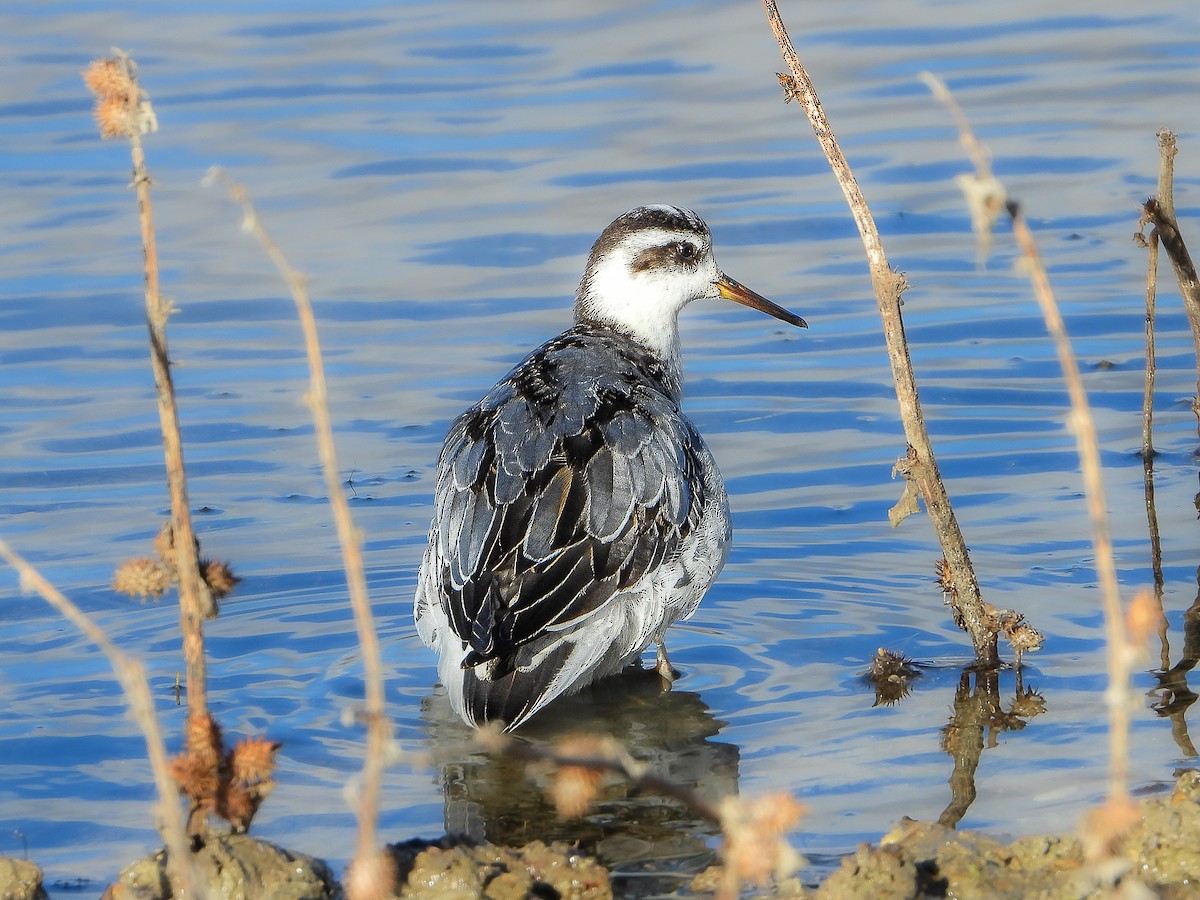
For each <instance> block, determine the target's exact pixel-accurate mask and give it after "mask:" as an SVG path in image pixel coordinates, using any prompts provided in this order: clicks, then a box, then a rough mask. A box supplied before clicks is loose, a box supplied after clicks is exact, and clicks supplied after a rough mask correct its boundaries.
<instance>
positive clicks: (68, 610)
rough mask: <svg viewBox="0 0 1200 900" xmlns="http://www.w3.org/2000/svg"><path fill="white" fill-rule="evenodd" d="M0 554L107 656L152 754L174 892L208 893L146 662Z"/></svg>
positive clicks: (12, 555)
mask: <svg viewBox="0 0 1200 900" xmlns="http://www.w3.org/2000/svg"><path fill="white" fill-rule="evenodd" d="M0 556H3V557H4V558H5V559H6V560H7V561H8V564H9V565H10V566H12V567H13V568H14V569H16V570H17V574H18V575H19V576H20V578H21V586H22V588H24V589H25V590H31V591H35V592H37V593H38V594H39V595H41V597H42V598H43V599H44V600H45V601H46V602H47V603H49V604H50V605H51V606H52V607H54V609H56V610H57V611H58V612H59V613H60V614H62V616H63V617H64V618H66V619H67V620H69V621H70V622H71V623H72V624H73V625H75V627H77V628H78V629H79V630H80V631H82V632H83V633H84V635H85V636H86V637H87V638H88V639H89V640H91V641H92V643H94V644H95V645H96V646H97V647H99V648H100V649H101V650H102V651H103V652H104V655H105V656H107V657H108V660H109V662H110V663H111V664H112V667H113V672H114V673H115V674H116V676H117V680H118V681H120V683H121V687H122V689H123V690H124V692H125V701H126V703H128V705H129V714H130V716H132V718H133V721H134V722H135V723H136V724H137V726H138V728H140V729H141V732H142V737H143V738H144V739H145V741H146V755H147V756H149V758H150V768H151V770H152V771H153V773H154V785H155V787H156V788H157V789H158V804H157V807H156V812H157V819H158V822H159V826H160V828H161V829H162V833H163V839H164V840H165V841H166V842H167V846H168V847H169V848H170V856H169V858H168V860H167V867H168V871H169V872H170V873H171V878H172V880H173V881H174V883H175V885H176V893H177V894H178V895H180V896H187V897H194V896H206V895H207V891H205V892H204V894H200V895H198V894H197V893H196V892H197V890H202V889H203V888H204V883H205V882H204V879H203V878H201V877H199V875H198V874H197V873H196V871H195V866H194V863H193V857H192V853H191V850H190V849H189V844H188V838H187V834H186V832H185V830H184V823H183V814H182V811H181V809H180V806H179V799H178V798H179V787H178V785H176V783H175V780H174V779H173V778H172V777H171V773H170V769H169V766H168V762H167V748H166V746H165V745H164V743H163V736H162V732H161V731H160V730H159V727H158V718H157V717H156V716H155V714H154V701H153V699H152V698H151V695H150V685H149V683H148V682H147V680H146V668H145V666H143V665H142V663H141V661H140V660H136V659H133V658H131V657H129V656H128V655H126V654H125V653H124V652H123V651H121V650H120V649H119V648H118V647H117V646H116V644H114V643H113V642H112V641H111V640H109V638H108V635H106V634H105V633H104V630H103V629H102V628H100V626H99V625H97V624H96V623H95V622H93V621H92V619H91V618H90V617H89V616H88V615H87V613H85V612H84V611H83V610H81V609H80V608H79V607H78V606H76V605H75V604H74V603H72V602H71V601H70V600H68V599H67V598H66V596H64V595H63V594H62V592H61V591H59V590H58V589H57V588H56V587H54V585H52V584H51V583H50V582H49V581H47V580H46V579H45V578H44V577H43V576H42V574H41V573H40V572H38V571H37V569H35V568H34V567H33V566H31V565H30V564H29V563H28V562H26V561H25V559H23V558H22V557H21V556H19V555H18V554H17V553H16V552H15V551H14V550H13V549H12V548H11V547H9V545H8V544H7V543H6V542H5V541H3V540H0Z"/></svg>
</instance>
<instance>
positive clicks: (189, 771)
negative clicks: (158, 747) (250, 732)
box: [171, 713, 282, 834]
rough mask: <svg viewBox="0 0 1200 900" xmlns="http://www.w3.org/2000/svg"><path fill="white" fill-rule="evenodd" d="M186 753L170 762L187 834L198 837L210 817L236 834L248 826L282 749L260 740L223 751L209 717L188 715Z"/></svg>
mask: <svg viewBox="0 0 1200 900" xmlns="http://www.w3.org/2000/svg"><path fill="white" fill-rule="evenodd" d="M185 739H186V744H185V747H186V749H185V750H184V752H183V753H181V754H180V755H179V756H177V757H175V758H174V759H173V760H171V775H172V777H173V778H174V779H175V781H176V783H177V784H178V785H179V792H180V793H181V794H185V795H186V796H187V798H188V799H189V800H190V801H191V812H190V816H191V818H192V819H193V820H198V821H190V822H189V823H188V831H189V833H191V834H197V833H203V831H204V828H205V825H206V821H205V820H206V819H207V817H208V815H209V814H213V815H217V816H220V817H221V818H222V819H225V820H226V821H227V822H229V823H230V824H231V825H232V826H233V831H234V833H235V834H241V833H243V832H245V831H246V830H247V829H249V827H250V822H251V820H252V819H253V818H254V814H255V813H257V812H258V808H259V806H261V805H262V802H263V801H264V800H265V799H266V798H267V796H268V795H269V794H270V793H271V791H272V790H274V788H275V781H274V778H273V777H272V775H273V773H274V771H275V754H276V753H278V752H279V748H280V747H281V746H282V745H281V744H280V743H279V742H278V741H270V740H267V739H266V738H265V737H254V738H243V739H242V740H240V741H238V743H237V745H236V746H234V747H233V749H231V750H230V749H226V747H225V740H224V737H223V736H222V734H221V727H220V726H219V725H218V724H217V721H216V719H214V718H213V717H212V715H211V714H209V713H204V714H203V715H200V716H188V720H187V727H186V732H185Z"/></svg>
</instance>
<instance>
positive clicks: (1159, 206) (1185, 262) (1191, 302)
mask: <svg viewBox="0 0 1200 900" xmlns="http://www.w3.org/2000/svg"><path fill="white" fill-rule="evenodd" d="M1177 152H1178V149H1177V145H1176V140H1175V134H1174V132H1172V131H1168V130H1166V129H1163V130H1161V131H1159V132H1158V153H1159V169H1158V196H1157V197H1152V198H1150V199H1149V200H1147V201H1146V204H1145V207H1144V210H1145V217H1144V218H1145V219H1147V220H1148V221H1150V222H1152V223H1153V224H1154V234H1155V235H1157V237H1158V239H1159V240H1160V241H1161V242H1162V246H1163V249H1164V250H1166V251H1167V258H1168V259H1170V260H1171V268H1172V269H1174V270H1175V280H1176V281H1177V282H1178V283H1179V293H1180V295H1181V296H1182V298H1183V308H1184V311H1185V312H1186V313H1187V317H1188V323H1189V324H1190V325H1191V328H1192V343H1193V345H1194V347H1195V351H1196V397H1195V398H1194V399H1193V400H1192V411H1193V412H1194V413H1195V414H1196V416H1197V421H1196V427H1197V430H1198V431H1200V279H1198V278H1197V276H1196V266H1195V264H1194V263H1193V262H1192V257H1191V254H1190V253H1188V249H1187V244H1185V243H1184V240H1183V235H1182V234H1181V233H1180V231H1179V223H1178V221H1177V220H1176V218H1175V196H1174V195H1175V189H1174V179H1175V154H1176V153H1177Z"/></svg>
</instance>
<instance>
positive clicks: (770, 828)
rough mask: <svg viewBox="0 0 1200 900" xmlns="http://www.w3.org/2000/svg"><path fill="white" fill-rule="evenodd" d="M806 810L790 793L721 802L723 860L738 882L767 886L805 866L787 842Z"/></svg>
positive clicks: (727, 799)
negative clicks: (802, 865)
mask: <svg viewBox="0 0 1200 900" xmlns="http://www.w3.org/2000/svg"><path fill="white" fill-rule="evenodd" d="M805 812H806V809H805V807H804V806H803V804H801V803H800V802H799V801H797V800H796V798H795V797H793V796H792V795H791V794H787V793H779V794H767V795H765V796H762V797H755V798H750V799H747V798H744V797H726V798H725V799H724V800H722V801H721V830H722V832H723V833H724V836H725V840H724V843H722V845H721V858H722V859H723V860H724V862H725V867H726V870H727V872H728V873H729V874H730V875H732V876H733V878H734V879H736V880H737V881H738V882H740V881H749V882H751V883H752V884H756V885H760V886H762V885H766V884H767V883H768V882H769V881H770V880H771V878H776V879H782V878H787V877H788V876H789V875H791V874H792V873H793V872H794V871H795V870H796V869H797V868H799V867H800V865H801V864H802V860H801V858H800V855H799V854H798V853H797V852H796V851H795V850H793V849H792V847H791V845H790V844H789V843H788V841H787V833H788V832H789V831H791V830H792V829H793V828H795V827H796V824H797V823H798V822H799V821H800V818H801V816H803V815H804V813H805Z"/></svg>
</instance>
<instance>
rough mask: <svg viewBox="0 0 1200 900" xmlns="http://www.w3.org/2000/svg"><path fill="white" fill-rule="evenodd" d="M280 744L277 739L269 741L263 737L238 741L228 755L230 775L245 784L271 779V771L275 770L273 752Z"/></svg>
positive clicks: (277, 749) (259, 782) (277, 750)
mask: <svg viewBox="0 0 1200 900" xmlns="http://www.w3.org/2000/svg"><path fill="white" fill-rule="evenodd" d="M282 746H283V744H281V743H280V742H279V741H269V740H267V739H266V738H265V737H256V738H243V739H242V740H240V741H238V743H237V746H236V747H234V748H233V752H232V753H230V755H229V768H230V774H231V777H232V778H233V780H234V781H237V782H240V783H241V784H246V785H260V784H263V783H265V782H269V781H271V773H272V772H274V771H275V754H276V753H278V752H279V748H280V747H282Z"/></svg>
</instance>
